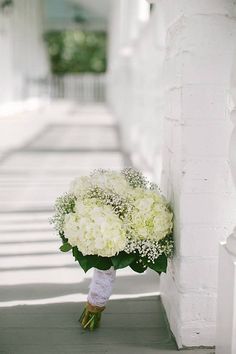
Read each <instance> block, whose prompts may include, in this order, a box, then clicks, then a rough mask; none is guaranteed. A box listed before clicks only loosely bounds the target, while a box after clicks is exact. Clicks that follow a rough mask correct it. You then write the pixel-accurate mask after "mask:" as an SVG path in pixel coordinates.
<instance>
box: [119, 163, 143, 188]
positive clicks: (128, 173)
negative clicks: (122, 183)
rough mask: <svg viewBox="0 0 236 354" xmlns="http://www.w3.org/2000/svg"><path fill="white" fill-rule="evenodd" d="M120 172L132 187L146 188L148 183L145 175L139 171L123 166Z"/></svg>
mask: <svg viewBox="0 0 236 354" xmlns="http://www.w3.org/2000/svg"><path fill="white" fill-rule="evenodd" d="M121 173H122V174H123V175H124V177H125V178H126V180H127V181H128V183H129V184H130V186H131V187H133V188H138V187H140V188H146V187H147V185H148V182H147V179H146V177H144V176H143V174H142V173H141V172H140V171H138V170H135V169H134V168H132V167H128V168H124V169H123V170H122V171H121Z"/></svg>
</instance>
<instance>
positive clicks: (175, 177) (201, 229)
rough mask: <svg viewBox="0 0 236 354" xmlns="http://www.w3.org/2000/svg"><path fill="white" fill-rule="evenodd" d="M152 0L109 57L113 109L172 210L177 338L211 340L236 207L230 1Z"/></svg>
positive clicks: (191, 342)
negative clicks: (112, 59)
mask: <svg viewBox="0 0 236 354" xmlns="http://www.w3.org/2000/svg"><path fill="white" fill-rule="evenodd" d="M156 3H157V4H156V9H155V12H154V13H153V14H152V16H151V19H150V21H149V23H147V24H146V27H145V28H144V29H143V30H142V32H140V33H139V38H138V39H137V40H136V41H135V42H132V43H130V48H131V50H130V52H129V56H128V57H126V60H125V61H124V59H122V58H120V57H119V56H116V65H114V66H113V65H112V63H111V70H110V74H111V92H112V93H111V96H112V102H113V109H114V110H115V111H116V113H117V117H118V118H119V120H120V122H121V131H122V137H123V142H124V146H125V148H126V149H127V150H128V151H129V152H130V154H131V156H132V157H133V162H134V163H135V164H136V165H137V166H138V167H141V168H142V169H143V170H144V171H146V172H148V173H149V174H150V175H151V176H152V178H153V179H154V180H156V181H157V182H158V181H159V180H158V178H159V176H160V166H162V178H161V181H162V182H161V183H162V189H163V190H164V192H165V194H166V195H167V197H168V198H169V199H170V200H171V202H172V205H173V208H174V211H175V238H176V255H175V258H174V260H173V262H172V263H171V264H170V267H169V271H168V274H167V275H166V276H163V277H162V288H161V293H162V300H163V303H164V306H165V309H166V313H167V316H168V319H169V323H170V326H171V329H172V331H173V333H174V335H175V337H176V340H177V343H178V346H179V347H184V346H202V345H203V346H213V345H214V344H215V327H216V299H217V267H218V245H219V241H221V240H224V239H225V238H226V237H227V236H228V234H229V232H230V230H231V229H232V227H233V226H234V224H235V213H236V193H235V191H234V188H233V184H232V178H231V174H230V170H229V163H228V148H229V138H230V135H231V131H232V124H231V122H230V118H229V110H228V89H229V83H230V70H231V67H232V58H233V44H234V42H235V41H236V21H235V18H234V17H233V13H234V10H235V2H234V1H233V0H175V1H173V0H157V1H156ZM124 69H125V70H124ZM124 72H125V74H124ZM112 77H113V78H116V81H115V82H114V81H113V80H112ZM119 77H120V78H121V77H122V80H121V79H119ZM112 83H115V84H112ZM114 86H115V87H116V90H115V91H113V90H114ZM114 92H115V93H116V94H113V93H114ZM118 96H119V100H117V97H118ZM163 122H164V124H163ZM161 161H162V163H161Z"/></svg>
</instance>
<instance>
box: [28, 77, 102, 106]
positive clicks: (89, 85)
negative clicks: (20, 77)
mask: <svg viewBox="0 0 236 354" xmlns="http://www.w3.org/2000/svg"><path fill="white" fill-rule="evenodd" d="M26 87H27V93H26V96H28V97H32V96H37V97H42V96H44V97H50V98H52V99H58V98H60V99H63V98H65V99H69V100H75V101H78V102H81V103H92V102H94V103H102V102H105V101H106V74H70V75H63V76H51V77H48V78H47V79H44V80H37V81H32V80H28V81H27V85H26Z"/></svg>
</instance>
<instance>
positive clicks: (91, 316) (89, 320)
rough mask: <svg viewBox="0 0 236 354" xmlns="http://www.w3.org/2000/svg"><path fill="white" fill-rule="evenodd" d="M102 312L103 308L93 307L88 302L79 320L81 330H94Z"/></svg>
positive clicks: (97, 325)
mask: <svg viewBox="0 0 236 354" xmlns="http://www.w3.org/2000/svg"><path fill="white" fill-rule="evenodd" d="M104 310H105V306H104V307H98V306H93V305H91V304H90V303H89V302H88V303H87V304H86V306H85V308H84V310H83V312H82V315H81V316H80V319H79V322H80V323H81V326H82V328H83V329H88V330H90V331H93V330H94V329H96V328H98V327H99V324H100V320H101V316H102V311H104Z"/></svg>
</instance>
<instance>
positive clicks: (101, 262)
mask: <svg viewBox="0 0 236 354" xmlns="http://www.w3.org/2000/svg"><path fill="white" fill-rule="evenodd" d="M95 267H96V268H97V269H100V270H108V269H110V268H111V267H112V262H111V258H108V257H97V262H96V266H95Z"/></svg>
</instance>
